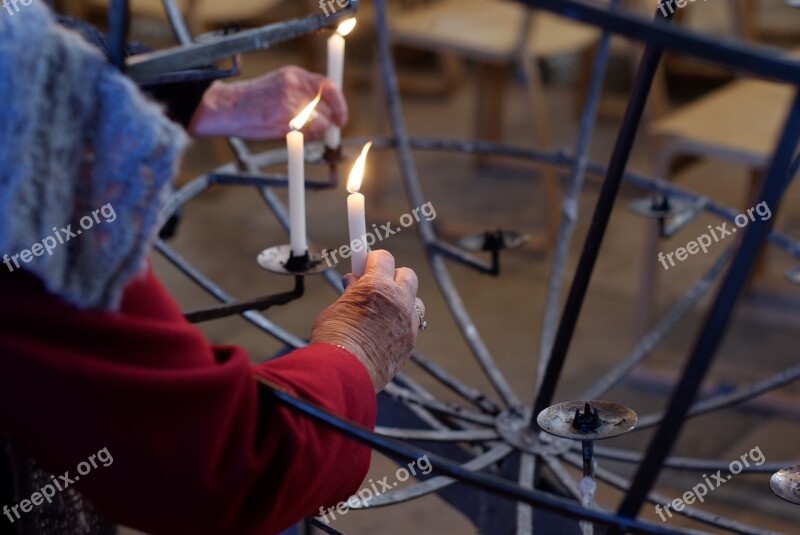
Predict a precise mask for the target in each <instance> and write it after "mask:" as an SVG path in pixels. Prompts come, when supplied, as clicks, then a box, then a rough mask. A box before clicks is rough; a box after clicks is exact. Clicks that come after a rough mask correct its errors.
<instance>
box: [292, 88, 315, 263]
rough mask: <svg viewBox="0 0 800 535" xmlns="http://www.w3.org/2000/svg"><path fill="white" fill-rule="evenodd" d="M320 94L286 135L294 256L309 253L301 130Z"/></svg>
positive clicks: (304, 166)
mask: <svg viewBox="0 0 800 535" xmlns="http://www.w3.org/2000/svg"><path fill="white" fill-rule="evenodd" d="M321 91H322V90H321V89H320V93H318V94H317V97H316V98H315V99H314V100H312V101H311V103H310V104H309V105H308V106H306V107H305V109H304V110H303V111H302V112H300V114H299V115H298V116H297V117H295V118H294V119H292V121H291V122H290V123H289V127H290V128H291V131H290V132H289V133H288V134H287V135H286V147H287V149H288V151H289V224H290V228H289V234H290V236H291V244H292V256H305V254H306V253H307V252H308V239H307V238H306V164H305V138H304V136H303V133H302V132H300V129H301V128H303V126H305V124H306V123H307V122H308V119H309V117H311V113H312V112H313V111H314V108H316V107H317V104H318V103H319V99H320V97H321V96H322V93H321Z"/></svg>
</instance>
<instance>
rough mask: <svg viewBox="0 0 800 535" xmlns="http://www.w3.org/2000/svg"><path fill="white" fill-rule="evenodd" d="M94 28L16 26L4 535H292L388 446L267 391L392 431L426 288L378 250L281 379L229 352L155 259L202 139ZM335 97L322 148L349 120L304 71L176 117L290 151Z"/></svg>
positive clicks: (8, 28)
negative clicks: (126, 532)
mask: <svg viewBox="0 0 800 535" xmlns="http://www.w3.org/2000/svg"><path fill="white" fill-rule="evenodd" d="M65 24H67V26H70V23H65ZM73 26H74V25H73ZM82 31H83V32H84V37H85V38H84V37H80V36H79V35H78V34H76V33H75V32H74V31H72V30H69V29H65V28H63V27H61V26H60V25H59V24H58V23H57V21H56V20H55V18H54V16H53V14H52V13H51V12H49V11H48V10H47V9H46V8H45V7H44V6H42V5H41V4H40V3H39V2H38V1H34V2H33V3H32V4H30V5H28V6H26V7H24V8H22V9H21V10H20V11H19V12H17V13H16V14H14V15H13V16H6V14H5V13H4V12H0V95H2V106H0V254H3V255H5V257H7V258H8V260H9V264H7V266H9V267H8V269H6V267H4V266H3V265H0V295H2V296H3V299H2V301H1V302H0V407H2V409H0V444H2V439H3V437H4V436H5V437H7V438H8V439H9V442H10V444H12V445H13V447H7V446H1V447H2V449H3V450H6V449H8V450H11V453H10V454H9V455H8V456H7V457H8V458H7V459H6V462H5V463H4V462H2V461H3V459H2V458H1V457H0V481H2V482H3V483H5V485H4V486H2V487H0V498H2V501H0V506H2V507H3V509H2V515H0V526H2V528H1V529H0V532H2V533H5V532H7V531H9V530H18V531H20V532H23V533H103V532H111V531H113V527H112V526H113V525H114V524H124V525H129V526H131V527H134V528H137V529H140V530H142V531H145V532H148V533H154V534H158V533H168V534H175V533H196V534H202V533H236V534H247V533H277V532H280V531H282V530H284V529H285V528H287V527H289V526H290V525H292V524H293V523H295V522H297V521H298V520H300V519H302V518H303V517H305V516H309V515H311V514H313V513H315V512H316V511H317V510H319V508H320V507H321V506H330V505H332V504H334V503H336V502H338V501H341V500H343V499H346V497H347V496H349V495H351V494H352V493H353V492H354V491H355V490H357V488H358V485H359V484H360V482H361V481H362V479H363V477H364V475H365V474H366V471H367V468H368V465H369V459H370V452H369V449H368V448H366V447H364V446H361V445H358V444H356V443H354V442H352V441H350V440H347V439H345V438H343V437H342V436H340V435H338V434H336V433H335V432H332V431H330V430H327V429H324V428H321V427H317V426H316V425H314V424H313V423H312V422H310V421H309V420H307V419H306V418H304V417H303V416H300V415H298V414H295V413H292V412H290V411H288V410H287V409H285V408H281V407H278V406H276V405H275V404H273V403H272V402H271V401H270V400H269V399H268V398H267V397H265V396H264V395H263V394H262V393H260V392H259V389H258V387H257V381H256V379H255V377H256V376H261V377H264V378H266V379H268V380H270V381H272V382H274V383H277V384H279V385H281V386H282V387H284V388H286V389H287V390H289V391H290V392H292V393H294V394H295V395H297V396H300V397H303V398H305V399H308V400H310V401H312V402H314V403H317V404H319V405H322V406H324V407H326V408H328V409H329V410H331V411H334V412H336V413H338V414H339V415H341V416H342V417H344V418H347V419H350V420H353V421H355V422H358V423H360V424H361V425H364V426H368V427H372V426H374V423H375V413H376V401H375V394H376V393H377V392H378V391H380V390H381V389H382V388H384V387H385V386H386V384H387V383H388V382H389V381H390V380H391V378H392V377H393V375H394V374H395V373H397V371H398V370H399V369H400V368H401V367H402V366H403V364H404V363H405V362H406V360H407V359H408V357H409V355H410V353H411V350H412V348H413V346H414V343H415V340H416V336H417V331H418V328H419V324H420V317H419V316H418V313H417V311H416V310H415V305H416V306H420V307H421V306H422V303H421V302H420V301H419V300H418V299H416V297H415V296H416V292H417V278H416V275H415V274H414V272H413V271H411V270H409V269H405V268H399V269H397V268H395V265H394V260H393V258H392V257H391V255H389V254H388V253H386V252H383V251H375V252H372V253H370V255H369V257H368V260H367V269H366V273H365V274H364V275H363V276H362V277H360V278H357V277H355V276H353V275H348V276H347V277H346V281H345V282H346V287H347V288H346V291H345V293H344V295H343V296H342V297H341V298H340V299H339V300H338V301H337V302H336V303H334V304H333V305H332V306H331V307H330V308H328V309H327V310H325V311H324V312H322V314H321V315H320V316H319V317H318V318H317V320H316V322H315V325H314V328H313V330H312V332H311V336H310V345H309V346H308V347H306V348H303V349H300V350H298V351H294V352H293V353H290V354H289V355H288V356H285V357H282V358H280V359H277V360H272V361H270V362H267V363H263V364H259V365H252V364H251V363H250V359H249V358H248V355H246V354H245V352H244V351H243V350H242V349H239V348H236V347H212V346H211V345H210V344H209V342H208V341H207V340H206V338H205V337H204V336H203V334H202V333H201V332H200V331H199V330H197V329H196V328H194V327H192V326H191V325H189V324H188V323H187V322H186V321H185V319H184V318H183V316H182V314H181V311H180V309H179V308H178V306H177V304H176V303H175V301H174V300H173V299H172V298H171V297H170V295H169V293H168V292H167V291H166V289H165V288H164V287H163V286H162V285H161V283H160V282H159V281H158V279H157V278H156V276H155V275H154V274H153V272H152V269H151V268H150V265H149V262H148V260H147V256H148V254H149V251H150V245H151V243H152V240H153V239H154V237H155V234H156V233H157V232H158V229H159V227H160V225H161V224H162V221H161V220H160V217H159V214H160V213H161V209H162V207H163V205H164V203H165V201H166V199H167V198H168V188H169V183H170V179H171V178H172V177H173V175H174V174H175V170H176V165H177V162H178V160H179V157H180V155H181V153H182V150H183V147H184V143H185V134H184V132H183V130H182V129H181V128H180V127H179V126H178V125H176V124H175V123H173V122H171V121H170V120H168V119H167V118H166V116H165V115H164V113H163V111H162V108H161V107H159V106H158V105H157V104H155V103H154V102H152V101H151V100H149V99H148V98H147V97H145V96H144V95H143V94H142V93H141V92H140V91H139V89H138V88H136V87H135V86H134V85H133V84H132V83H131V82H130V81H129V80H128V79H126V78H125V77H124V76H123V75H121V74H119V73H118V72H116V71H115V70H114V69H113V67H111V66H110V65H109V64H108V63H107V61H106V58H105V57H104V56H103V55H102V54H101V53H100V52H99V51H98V50H97V48H96V47H94V46H93V45H90V44H89V43H88V42H87V39H88V40H89V41H92V40H93V39H94V38H95V37H97V36H96V35H94V36H93V35H92V34H91V32H88V33H87V32H86V31H85V28H83V29H82ZM95 44H97V43H95ZM320 84H322V85H323V86H324V91H323V102H322V104H321V106H320V108H319V111H320V118H318V119H317V120H316V121H315V122H314V123H313V124H312V125H311V126H310V135H312V136H319V135H320V134H321V133H322V132H323V131H324V129H325V127H326V126H327V124H328V123H329V122H333V123H336V124H338V125H340V126H342V125H343V124H344V123H345V121H346V119H347V107H346V104H345V102H344V99H343V98H342V95H341V93H339V92H338V91H337V90H336V89H335V88H334V87H333V85H331V84H330V83H329V82H327V81H324V79H322V78H321V77H319V76H317V75H314V74H310V73H307V72H305V71H303V70H301V69H298V68H288V69H283V70H281V71H279V72H277V73H273V74H270V75H267V76H266V77H262V78H260V79H256V80H253V81H249V82H241V83H233V84H223V83H214V84H212V85H211V86H210V87H208V89H207V90H205V91H203V92H201V93H202V94H201V95H199V96H198V99H199V100H200V102H199V104H198V103H197V99H196V100H195V102H194V103H187V102H186V101H185V99H190V98H191V96H190V95H188V94H187V96H186V97H185V99H184V100H181V98H180V95H181V93H178V97H179V98H178V99H177V100H178V102H177V104H175V102H171V103H168V106H167V110H166V111H167V112H169V113H170V114H171V116H172V117H174V118H176V119H178V120H183V122H185V123H188V129H189V132H190V133H193V134H196V135H232V134H236V135H240V136H244V137H249V138H254V139H267V138H274V137H278V136H281V135H283V134H284V133H285V125H286V124H287V123H288V121H287V118H288V117H291V116H293V115H294V114H295V113H297V111H298V109H299V108H300V107H302V104H304V103H305V102H307V101H308V100H310V99H311V98H312V97H313V95H314V94H315V93H316V91H317V89H318V87H319V86H320ZM203 89H205V87H204V88H203ZM193 108H195V109H193ZM100 214H102V216H103V217H104V218H105V219H104V220H103V219H101V218H100ZM112 214H113V218H112V217H111V216H112ZM87 217H89V223H90V224H89V225H88V228H87V226H85V225H84V223H85V221H86V218H87ZM92 221H94V223H92ZM56 238H57V243H56ZM3 453H5V451H3ZM9 459H10V461H9ZM30 459H32V460H35V462H34V461H32V460H30ZM8 466H10V467H11V469H10V470H9V469H8ZM39 467H41V468H39ZM45 470H46V472H47V473H48V474H53V475H52V476H50V475H45V472H44V471H45ZM12 480H13V487H12V486H11V485H10V484H9V481H12ZM90 504H91V505H90ZM95 510H96V511H99V513H100V515H96V514H95V513H94V511H95ZM102 518H105V519H106V521H103V520H101V519H102Z"/></svg>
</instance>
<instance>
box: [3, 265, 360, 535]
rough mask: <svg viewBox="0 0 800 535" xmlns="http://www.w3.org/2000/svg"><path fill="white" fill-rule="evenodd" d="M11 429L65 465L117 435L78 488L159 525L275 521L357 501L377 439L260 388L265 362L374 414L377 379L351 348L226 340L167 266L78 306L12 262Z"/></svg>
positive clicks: (7, 327) (349, 412) (278, 373)
mask: <svg viewBox="0 0 800 535" xmlns="http://www.w3.org/2000/svg"><path fill="white" fill-rule="evenodd" d="M0 295H3V297H4V299H3V300H2V303H1V304H0V407H2V410H0V435H2V434H3V433H8V434H9V435H10V436H11V437H12V438H13V439H14V440H16V441H17V443H18V444H19V445H21V446H22V447H23V448H24V449H25V450H26V451H27V452H28V453H29V454H30V455H31V456H32V457H34V458H35V459H37V461H38V462H39V463H40V464H41V465H42V466H43V467H44V468H45V469H47V470H48V471H50V472H51V473H54V474H56V475H59V474H63V473H64V472H66V471H69V474H70V476H69V477H70V478H73V476H75V475H77V470H76V467H77V466H78V464H79V463H81V462H82V461H86V460H87V459H88V458H89V457H90V456H91V455H93V454H95V453H97V452H98V451H100V450H102V449H103V448H106V449H107V450H108V452H109V453H110V455H111V456H112V457H113V462H112V463H110V465H109V466H107V467H105V466H103V465H102V464H100V465H99V466H98V467H97V468H95V469H93V470H92V471H91V472H89V473H88V474H86V475H84V476H82V477H81V478H80V481H78V482H76V483H75V486H76V487H77V488H78V489H79V490H80V491H81V492H83V493H84V495H85V496H86V497H87V498H89V499H90V500H91V501H92V502H93V503H94V504H95V505H96V506H97V507H98V508H99V509H100V510H101V511H102V512H103V513H104V514H105V515H106V516H107V517H108V518H109V519H110V520H112V521H115V522H118V523H121V524H125V525H129V526H131V527H134V528H138V529H141V530H144V531H146V532H149V533H153V534H159V533H169V534H173V533H243V534H244V533H276V532H279V531H281V530H283V529H285V528H287V527H289V526H290V525H292V524H293V523H295V522H296V521H298V520H300V519H302V518H303V517H306V516H309V515H311V514H316V513H318V512H319V508H320V507H321V506H325V507H327V506H330V505H333V504H335V503H336V502H338V501H342V500H346V499H347V497H348V496H349V495H351V494H352V493H354V492H355V491H356V490H357V487H358V485H359V484H360V483H361V481H362V480H363V478H364V476H365V474H366V471H367V468H368V465H369V459H370V452H369V449H368V448H366V447H363V446H360V445H357V444H355V443H354V442H352V441H350V440H347V439H344V438H342V437H341V436H340V435H338V434H336V433H335V432H333V431H329V430H327V429H324V428H321V427H317V426H315V425H313V424H312V423H311V422H310V421H309V420H307V419H305V418H304V417H302V416H300V415H297V414H295V413H292V412H290V411H289V410H288V409H285V408H281V407H278V406H276V405H275V404H273V403H272V402H271V401H269V399H268V398H267V397H266V396H264V395H263V392H259V389H258V386H257V381H256V380H255V379H254V377H253V374H254V373H255V374H260V375H262V376H264V377H266V378H268V379H270V380H271V381H273V382H275V383H279V384H281V385H282V386H284V387H286V388H287V389H288V390H290V391H292V392H294V393H296V394H297V395H299V396H302V397H303V398H306V399H308V400H311V401H313V402H315V403H317V404H319V405H322V406H324V407H326V408H328V409H330V410H332V411H334V412H336V413H338V414H340V415H341V416H343V417H345V418H348V419H350V420H353V421H355V422H358V423H360V424H361V425H364V426H367V427H373V426H374V424H375V413H376V401H375V395H374V390H373V386H372V382H371V381H370V378H369V376H368V374H367V372H366V370H365V368H364V367H363V366H362V365H361V363H360V362H358V361H357V360H356V358H355V357H353V356H352V355H351V354H350V353H348V352H347V351H345V350H343V349H340V348H338V347H334V346H329V345H313V346H309V347H307V348H304V349H301V350H298V351H295V352H293V353H291V354H289V355H288V356H286V357H282V358H280V359H277V360H273V361H270V362H268V363H264V364H260V365H257V366H253V365H251V364H250V361H249V359H248V357H247V355H246V354H245V352H244V351H243V350H241V349H238V348H234V347H223V348H212V347H210V346H209V344H208V342H207V341H206V339H205V337H204V336H203V335H202V333H201V332H200V331H198V330H197V329H195V328H194V327H192V326H191V325H189V324H187V323H186V322H185V321H184V320H183V317H182V315H181V313H180V310H179V309H178V307H177V305H176V304H175V302H174V301H173V300H172V299H171V298H170V297H169V295H168V294H167V292H166V291H165V290H164V288H163V287H162V286H161V284H160V283H159V282H158V281H157V280H156V279H155V277H154V275H153V274H152V273H148V275H147V276H146V277H145V278H143V279H141V280H137V281H136V282H134V283H133V284H131V285H130V287H129V288H128V290H127V292H126V296H125V300H124V304H123V309H122V311H121V312H120V313H115V314H108V313H105V314H102V313H95V312H85V311H77V310H75V309H74V308H72V307H69V306H67V305H66V304H64V303H63V302H62V301H60V300H59V299H56V298H54V297H52V296H50V295H48V294H46V293H45V292H44V291H43V290H42V289H41V288H40V287H39V285H38V283H36V282H35V281H33V280H32V279H29V278H28V276H27V275H26V274H24V273H18V272H17V273H13V274H3V275H1V276H0Z"/></svg>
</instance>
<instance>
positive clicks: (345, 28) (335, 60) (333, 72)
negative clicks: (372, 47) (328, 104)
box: [325, 19, 356, 149]
mask: <svg viewBox="0 0 800 535" xmlns="http://www.w3.org/2000/svg"><path fill="white" fill-rule="evenodd" d="M355 27H356V19H347V20H346V21H344V22H342V23H341V24H339V28H338V29H337V30H336V32H335V33H334V34H333V35H332V36H331V37H330V39H328V79H330V80H331V81H332V82H333V83H334V85H336V87H338V88H339V89H340V90H341V89H342V88H343V87H344V38H345V36H346V35H347V34H349V33H350V32H352V31H353V28H355ZM341 144H342V131H341V129H340V128H339V127H338V126H335V125H331V126H330V127H328V130H327V131H326V132H325V146H326V147H328V148H330V149H338V148H339V147H340V146H341Z"/></svg>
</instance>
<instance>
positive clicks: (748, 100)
mask: <svg viewBox="0 0 800 535" xmlns="http://www.w3.org/2000/svg"><path fill="white" fill-rule="evenodd" d="M793 94H794V91H793V88H791V87H789V86H786V85H781V84H777V83H774V82H768V81H764V80H754V79H745V80H738V81H735V82H731V83H729V84H727V85H725V86H723V87H722V88H720V89H718V90H716V91H713V92H711V93H709V94H708V95H706V96H704V97H702V98H700V99H698V100H696V101H694V102H691V103H690V104H687V105H685V106H682V107H680V108H678V109H676V110H675V111H674V112H672V113H670V114H668V115H667V116H665V117H663V118H662V119H660V120H658V121H655V122H654V123H652V124H651V125H650V133H651V134H652V135H653V136H654V138H655V139H656V141H657V143H658V145H659V146H660V147H661V148H660V150H659V151H658V154H657V156H656V162H655V166H656V176H660V177H667V178H669V177H671V176H672V175H673V174H674V173H675V172H676V171H677V170H679V169H680V168H683V167H685V166H686V165H688V164H690V163H692V162H694V161H697V160H698V159H708V158H711V159H717V160H723V161H725V162H732V163H734V164H740V165H743V166H745V167H747V168H748V169H750V171H751V179H750V184H749V185H748V189H747V192H746V194H745V198H743V199H742V203H741V208H742V209H746V208H749V207H752V206H753V205H754V204H755V202H756V200H757V196H758V194H759V192H760V188H761V185H762V181H763V176H764V172H765V170H766V168H767V166H768V165H769V163H770V160H771V157H772V152H773V151H774V149H775V143H776V142H777V139H778V136H779V134H780V130H781V128H782V126H783V124H784V122H785V120H786V114H787V113H788V110H789V107H790V104H791V100H792V98H793ZM659 242H660V239H659V236H658V231H657V230H656V229H655V228H654V226H652V227H648V230H647V233H646V237H645V246H644V251H643V264H642V278H641V286H640V300H639V314H638V317H639V318H640V321H642V323H641V324H640V325H639V326H637V329H636V331H637V332H636V333H637V334H641V333H643V332H644V330H645V329H646V328H647V327H648V324H649V318H650V317H651V314H652V312H653V307H654V305H655V303H656V298H655V293H656V289H657V284H658V272H659V270H660V269H661V268H660V266H659V265H658V264H657V261H656V255H657V254H658V251H659ZM762 260H763V259H762ZM762 269H763V261H760V262H759V266H758V267H757V269H756V273H758V272H759V271H761V270H762Z"/></svg>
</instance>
